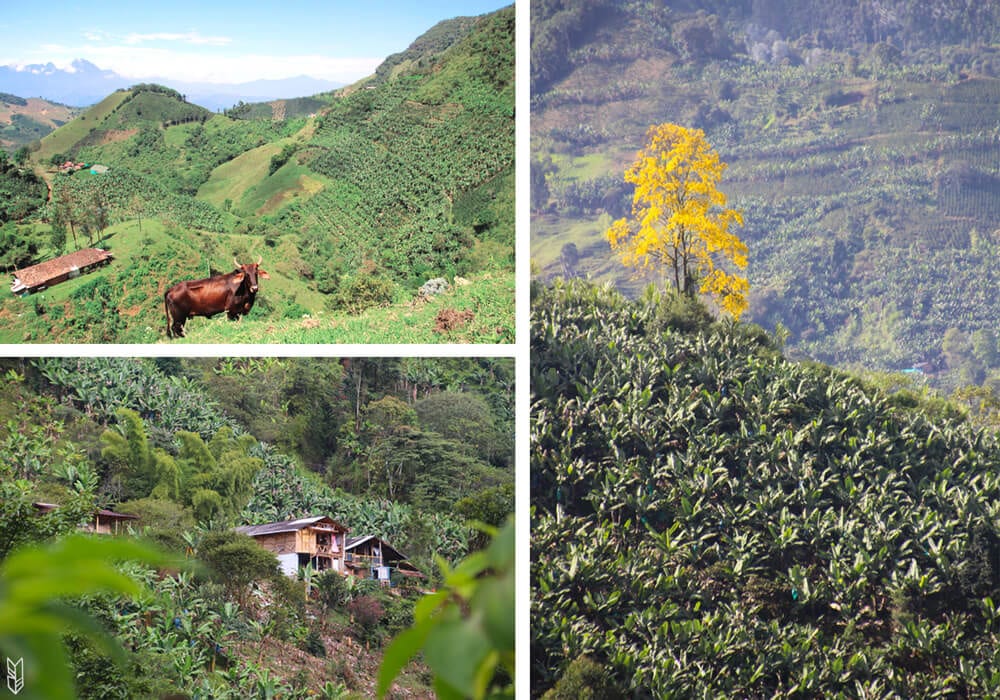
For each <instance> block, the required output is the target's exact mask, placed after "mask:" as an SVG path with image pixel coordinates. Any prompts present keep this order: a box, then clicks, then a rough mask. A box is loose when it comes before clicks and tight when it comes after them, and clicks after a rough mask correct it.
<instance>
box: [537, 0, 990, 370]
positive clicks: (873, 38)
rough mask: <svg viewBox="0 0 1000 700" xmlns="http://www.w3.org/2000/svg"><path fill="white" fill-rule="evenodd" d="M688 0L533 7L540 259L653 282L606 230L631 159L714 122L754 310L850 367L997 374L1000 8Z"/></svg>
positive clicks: (813, 350) (545, 265) (625, 195)
mask: <svg viewBox="0 0 1000 700" xmlns="http://www.w3.org/2000/svg"><path fill="white" fill-rule="evenodd" d="M694 5H698V4H697V3H683V2H667V3H659V4H654V5H650V4H648V3H631V2H628V3H614V4H612V3H605V2H591V3H582V4H579V5H576V6H574V8H575V9H573V10H572V11H570V10H569V9H566V8H562V4H560V3H547V2H546V3H541V4H540V6H539V10H540V11H539V12H538V13H536V15H535V16H534V17H533V22H534V24H535V26H534V28H533V29H534V34H533V36H534V39H533V49H532V51H533V53H532V81H533V96H532V163H533V164H532V168H533V178H532V180H533V182H534V183H536V186H535V188H534V190H533V193H532V208H533V210H534V214H533V219H532V257H533V260H534V262H535V264H536V266H537V267H538V268H539V270H540V271H541V274H542V276H543V277H545V278H550V277H552V276H554V275H567V274H569V275H579V276H584V277H589V278H591V279H594V280H614V281H615V282H616V283H617V284H618V285H619V286H620V287H621V288H622V289H624V290H627V291H628V292H629V293H631V294H635V293H637V292H638V291H639V290H640V289H641V288H642V287H643V286H644V285H645V283H646V282H647V281H649V280H631V279H629V278H628V275H627V273H626V272H625V270H624V268H622V267H621V266H620V264H619V263H618V262H617V261H616V260H615V259H614V258H613V256H612V255H611V252H610V250H609V247H608V245H607V243H606V241H605V240H604V237H603V232H604V230H605V229H606V228H607V226H608V225H609V224H610V222H611V220H612V219H613V218H617V217H620V216H623V215H624V214H625V213H626V211H627V207H628V202H629V198H630V196H631V191H630V190H629V189H628V188H627V187H626V186H625V184H624V181H623V170H624V167H625V165H626V164H627V163H629V162H630V161H631V160H632V158H633V157H634V153H635V152H636V151H637V150H638V149H639V148H640V147H641V145H642V142H643V139H644V135H645V131H646V129H647V128H648V126H649V125H651V124H654V123H661V122H668V121H669V122H675V123H679V124H682V125H684V126H688V127H695V128H700V129H703V130H705V132H706V135H707V138H708V141H709V142H710V143H711V144H712V145H713V146H714V147H715V148H716V150H717V151H718V152H719V154H720V157H721V158H722V160H723V161H725V162H726V163H728V164H729V169H728V170H727V172H726V175H725V177H724V179H723V183H722V187H723V189H724V190H725V191H726V193H727V195H728V196H729V197H730V203H731V204H734V205H735V206H736V207H737V208H740V209H742V210H743V212H744V219H745V227H744V228H743V229H741V230H740V231H739V235H740V236H741V238H743V240H745V241H746V242H747V244H748V245H749V248H750V265H749V267H748V270H747V272H748V276H749V279H750V283H751V307H750V318H751V319H752V320H755V321H758V322H760V323H762V324H764V325H765V326H767V327H769V328H777V327H778V325H779V324H780V325H781V327H783V328H784V329H785V330H787V331H788V332H789V336H788V341H787V342H788V346H789V348H790V349H791V350H793V351H796V352H800V353H802V354H803V355H807V356H810V357H813V358H817V359H821V360H824V361H827V362H832V363H836V364H839V365H842V366H850V367H855V368H859V369H861V368H869V369H880V370H901V369H906V368H911V367H914V366H919V367H921V369H922V371H923V372H924V373H925V376H926V375H933V376H932V381H934V382H936V383H937V384H938V385H939V386H942V387H946V388H952V387H954V386H957V385H959V384H963V383H969V382H976V383H982V382H984V381H987V380H989V379H990V378H991V377H995V376H996V375H997V372H996V370H997V368H998V367H1000V363H998V359H997V358H998V355H997V338H996V335H995V332H994V331H995V328H996V327H997V324H998V322H1000V316H998V307H997V305H996V304H995V303H993V298H994V296H995V293H994V291H995V289H996V285H997V282H998V280H997V277H996V270H995V265H993V262H992V261H993V260H994V258H995V256H996V252H997V250H998V248H997V246H998V245H1000V237H998V235H997V233H996V231H998V230H1000V208H998V207H997V206H996V201H998V197H997V195H998V194H1000V180H997V172H998V171H997V169H998V167H1000V160H998V158H997V150H996V138H997V124H998V122H997V109H998V105H1000V53H998V52H997V50H996V48H995V45H996V40H997V38H998V37H997V36H995V29H996V26H997V24H996V21H995V17H994V15H995V14H996V8H995V7H994V6H992V5H983V6H981V7H979V6H977V8H978V9H973V8H966V9H963V10H961V11H958V10H955V8H954V7H953V6H952V4H949V3H939V5H941V8H939V9H940V10H941V11H942V12H943V9H942V8H943V7H944V6H945V5H947V6H948V7H949V8H951V9H949V10H948V12H947V13H946V14H947V17H948V20H947V21H945V20H944V19H941V18H943V17H944V15H940V17H939V20H940V21H935V20H933V19H932V18H931V14H928V13H931V10H929V9H927V10H926V12H925V11H924V10H921V8H923V7H924V6H923V5H920V4H914V3H901V2H893V3H880V4H879V5H880V7H882V8H883V10H884V12H883V13H882V14H878V13H874V14H872V13H869V14H865V11H864V6H863V4H862V5H859V4H858V3H847V2H833V3H791V2H783V1H782V0H768V2H761V3H756V2H755V3H752V7H751V6H750V5H748V4H747V3H734V2H715V3H707V4H702V5H704V6H705V8H706V10H707V11H706V12H702V13H697V12H694ZM806 7H808V9H805V8H806ZM935 12H937V10H935ZM990 13H993V14H990ZM987 16H988V17H993V19H984V18H985V17H987ZM991 32H993V33H992V34H991ZM969 42H971V43H969ZM545 173H548V175H547V176H546V175H545ZM973 336H977V337H978V338H979V340H978V341H977V342H976V343H975V344H974V343H973V342H972V337H973ZM973 345H976V349H975V350H974V349H973Z"/></svg>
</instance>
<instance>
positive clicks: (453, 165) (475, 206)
mask: <svg viewBox="0 0 1000 700" xmlns="http://www.w3.org/2000/svg"><path fill="white" fill-rule="evenodd" d="M428 35H429V36H430V38H431V39H430V40H421V39H422V38H421V39H418V40H417V41H416V42H414V45H413V46H411V47H410V49H409V50H408V51H407V52H404V54H405V55H406V56H407V58H406V59H405V61H402V62H400V61H399V60H397V58H391V59H390V60H391V61H392V66H393V68H392V70H387V71H383V72H382V73H377V74H376V75H373V76H371V78H369V79H366V80H364V81H361V82H360V83H359V84H357V85H354V86H351V87H349V88H345V89H343V90H341V91H337V92H335V93H331V94H324V95H318V96H315V97H312V98H303V99H300V100H285V101H282V103H281V104H278V103H268V104H267V105H266V109H265V107H264V106H259V105H239V106H237V108H234V109H233V110H229V111H228V112H227V113H226V114H212V113H211V112H208V111H207V110H204V109H202V108H200V107H197V106H195V105H191V104H189V103H187V102H186V101H185V99H184V96H182V95H180V94H177V93H176V92H174V91H172V90H169V89H167V88H163V87H160V86H156V85H140V86H134V87H133V88H131V89H130V90H127V91H119V92H116V93H114V94H113V95H110V96H109V97H108V98H107V99H105V100H104V101H102V102H101V103H99V104H98V105H95V106H94V107H93V108H91V109H90V110H88V111H87V112H85V113H83V114H81V115H80V116H79V117H78V118H77V119H76V120H74V121H73V122H71V123H69V124H67V125H65V126H64V127H62V128H61V129H59V130H57V131H56V132H54V133H53V134H51V135H49V136H48V137H46V138H45V139H43V140H42V142H41V146H40V148H38V149H37V150H36V151H35V152H34V153H33V154H32V161H33V163H34V165H35V167H36V168H37V169H39V170H43V171H45V175H46V178H47V179H48V181H49V182H50V185H51V189H52V201H51V203H50V205H49V206H48V207H45V208H43V209H42V210H41V211H40V212H39V213H38V215H37V216H35V217H34V218H33V219H31V220H30V221H25V222H23V223H26V224H27V223H30V224H31V228H30V230H24V231H22V233H20V234H19V235H22V236H24V237H25V238H31V239H32V240H33V242H34V243H33V244H34V245H35V247H36V248H37V250H38V255H37V257H38V259H45V258H46V257H51V256H53V255H55V254H56V253H58V252H61V251H62V250H64V249H73V248H74V247H75V246H78V245H82V244H83V243H81V241H84V240H85V241H86V243H87V244H90V243H91V242H94V241H104V242H105V243H108V242H114V240H115V237H118V238H117V239H118V240H131V238H132V237H135V236H138V238H139V240H140V241H141V240H142V235H140V233H139V231H138V228H139V227H140V226H144V225H146V224H145V223H144V222H155V223H156V224H158V225H159V227H160V228H158V229H150V230H156V231H167V232H168V234H167V235H168V236H174V237H175V238H176V239H177V244H178V246H179V249H178V250H177V251H176V255H177V256H178V257H177V258H176V265H175V266H176V267H177V268H178V270H179V271H180V270H206V269H207V268H208V267H209V262H212V264H216V263H215V262H214V260H215V257H218V258H220V259H223V260H227V261H228V260H231V258H232V257H233V256H234V255H235V256H237V257H240V256H241V255H243V254H244V253H245V252H246V251H248V250H252V251H260V253H261V254H262V255H263V256H264V258H265V259H266V260H271V261H275V262H276V264H277V265H278V266H279V269H278V272H279V273H280V275H281V277H282V278H283V279H285V280H287V285H288V291H287V294H288V296H287V297H286V298H284V299H282V300H280V301H278V300H277V299H272V302H274V301H278V306H273V307H267V306H265V307H264V308H263V309H262V311H263V312H264V313H265V314H266V315H267V317H268V319H269V320H274V319H277V318H285V317H290V316H296V315H297V316H298V317H301V316H302V315H303V314H310V315H312V316H315V315H317V314H319V313H345V314H350V313H358V312H360V311H363V310H364V309H366V308H378V307H385V306H388V305H392V304H396V303H409V302H411V301H413V300H415V299H417V297H418V294H417V292H418V289H419V288H420V287H421V285H423V284H424V283H425V282H426V281H427V280H428V279H431V278H438V277H444V278H446V279H448V281H449V282H455V280H456V278H466V279H471V280H472V281H473V283H474V284H475V281H476V280H477V279H497V278H498V277H500V278H507V279H508V280H509V281H510V284H509V285H508V284H507V283H506V282H502V283H500V284H501V286H511V287H512V282H513V254H514V82H513V81H514V72H513V66H514V40H513V39H514V10H513V7H510V8H507V9H504V10H500V11H498V12H495V13H492V14H490V15H485V16H483V17H479V18H464V19H463V20H462V21H460V22H445V23H443V29H442V28H440V27H439V28H437V29H432V30H431V31H430V32H428ZM444 39H446V40H444ZM67 161H70V162H73V163H77V164H86V165H88V166H91V165H93V164H99V165H103V166H106V168H107V171H106V172H100V170H101V169H98V174H91V173H92V170H91V169H90V168H84V169H80V170H78V171H76V172H73V173H69V174H67V173H65V172H63V171H64V170H65V169H64V168H62V167H61V166H62V165H63V164H64V163H65V162H67ZM115 227H117V228H115ZM126 229H127V232H126ZM133 229H135V231H134V233H133ZM170 232H173V233H170ZM112 233H114V236H112V235H111V234H112ZM182 240H183V241H184V242H183V243H181V242H180V241H182ZM231 241H240V243H239V244H237V243H230V242H231ZM131 244H132V243H128V244H127V245H131ZM212 256H215V257H212ZM223 264H225V265H228V264H229V262H225V263H223ZM224 269H228V268H224ZM118 275H119V277H120V276H133V277H137V278H140V277H142V275H140V274H139V270H138V269H129V270H122V271H121V272H120V273H118ZM163 279H170V280H173V281H178V280H177V279H175V278H173V277H171V276H169V275H168V276H167V277H165V278H160V280H161V281H160V282H159V283H158V284H159V285H161V286H162V284H163V281H162V280H163ZM141 286H143V288H145V287H146V286H148V285H147V284H146V283H141ZM146 291H148V292H149V294H148V297H147V298H146V299H144V300H143V302H142V306H141V310H140V311H136V312H135V319H136V321H135V323H133V321H132V320H131V318H132V317H128V316H127V315H126V316H127V317H125V318H123V330H122V332H123V333H124V334H125V335H126V336H127V337H129V338H131V339H133V340H139V339H143V338H146V332H145V330H144V329H145V328H146V327H147V326H149V321H148V320H147V321H146V322H145V323H144V324H143V325H142V326H139V325H137V324H138V318H139V317H140V316H141V317H143V318H151V317H152V315H153V314H154V313H156V312H155V311H153V310H154V309H159V308H160V307H161V306H162V292H163V290H162V289H159V290H158V291H157V292H156V293H155V294H154V293H152V290H146ZM283 291H285V290H283ZM52 293H53V294H55V290H54V289H53V292H52ZM129 293H130V292H121V293H120V292H118V291H117V289H115V290H114V291H112V292H110V294H111V296H110V298H109V299H108V305H109V308H114V309H117V311H118V312H119V313H121V312H123V311H125V309H127V308H132V306H133V305H132V304H126V302H125V295H127V294H129ZM135 293H136V292H135V289H134V288H133V290H132V292H131V294H133V295H134V294H135ZM505 298H506V297H505ZM304 300H308V303H306V301H304ZM508 301H509V308H508V310H507V312H506V313H505V314H504V315H505V318H502V319H500V322H499V323H492V322H490V324H489V325H490V330H489V331H488V332H487V335H486V336H482V337H479V336H478V335H476V336H474V338H475V339H478V340H483V341H485V342H498V341H499V342H506V339H508V336H507V333H508V330H507V329H510V328H512V326H513V297H512V296H511V297H510V298H509V300H508ZM17 304H21V305H22V306H23V302H22V301H20V300H9V301H5V302H4V305H3V306H0V310H2V309H4V308H6V309H7V310H9V311H10V312H11V313H12V318H23V317H22V316H21V314H19V313H16V309H15V306H16V305H17ZM72 310H73V309H67V312H72ZM456 311H458V312H465V311H471V312H472V313H474V314H475V313H476V312H475V311H474V310H472V309H469V308H464V309H457V310H456ZM255 312H256V310H255ZM491 313H492V312H491ZM286 314H287V315H289V316H286ZM272 315H273V316H272ZM14 324H15V325H14V327H13V328H11V329H9V331H8V332H9V333H10V334H11V335H13V336H15V337H27V338H30V339H31V340H38V341H42V340H44V339H45V333H44V332H41V329H39V328H34V327H32V328H29V327H28V326H29V325H30V324H27V323H26V322H19V321H14ZM432 325H433V324H432ZM484 328H485V325H484ZM498 329H500V330H499V331H498ZM405 330H406V329H403V331H404V333H405ZM53 333H54V334H57V335H59V337H60V338H61V339H63V340H71V339H73V337H74V336H73V333H71V332H69V329H67V328H56V329H54V330H53ZM123 337H124V336H123ZM80 339H82V340H89V339H91V338H88V337H86V336H81V337H80ZM465 339H472V338H465ZM104 340H110V338H104ZM274 340H275V342H281V338H274ZM389 340H392V339H391V338H389ZM146 341H148V338H146ZM397 342H409V341H408V340H407V338H406V337H404V336H402V335H401V336H400V337H399V338H398V339H397Z"/></svg>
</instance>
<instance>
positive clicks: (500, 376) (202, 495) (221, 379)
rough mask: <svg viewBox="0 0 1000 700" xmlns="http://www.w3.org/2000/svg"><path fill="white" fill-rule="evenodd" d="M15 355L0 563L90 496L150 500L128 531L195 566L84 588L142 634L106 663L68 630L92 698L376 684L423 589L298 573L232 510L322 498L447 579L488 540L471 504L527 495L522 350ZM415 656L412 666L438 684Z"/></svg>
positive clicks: (418, 684) (3, 415)
mask: <svg viewBox="0 0 1000 700" xmlns="http://www.w3.org/2000/svg"><path fill="white" fill-rule="evenodd" d="M2 371H3V372H4V374H3V377H2V379H0V396H2V399H3V401H2V402H0V404H2V408H0V457H2V459H0V492H2V493H0V579H2V578H3V577H4V576H7V575H8V573H7V572H6V571H5V568H4V563H3V562H4V560H5V559H6V558H7V557H8V556H9V555H11V554H12V552H15V551H17V550H18V549H19V548H21V547H27V546H37V545H42V544H46V543H50V542H51V541H52V540H53V538H55V539H56V540H58V539H59V538H61V537H64V536H66V535H68V534H70V533H72V532H73V531H74V530H75V529H76V527H77V526H78V525H80V524H84V523H86V522H87V521H89V520H90V519H91V518H92V517H93V513H94V511H95V510H96V509H97V508H111V509H113V510H115V511H117V512H124V513H127V514H131V515H137V516H139V520H138V521H136V522H133V523H132V525H133V530H134V534H136V535H145V536H146V537H147V538H150V539H151V540H153V541H154V542H156V543H157V544H158V545H159V546H160V547H161V548H163V549H165V550H167V551H168V552H171V553H173V554H174V555H175V556H177V557H179V558H181V559H182V560H184V561H185V562H187V563H186V564H185V568H190V570H187V571H183V572H180V573H178V571H177V570H170V571H168V572H166V573H167V574H168V575H164V572H160V573H157V572H156V571H155V570H146V569H144V568H142V567H127V568H126V569H125V572H126V573H127V574H128V575H129V576H134V577H137V578H138V579H139V580H140V581H141V582H142V583H143V585H145V586H147V587H149V588H150V589H151V591H152V592H151V594H150V595H147V596H144V597H142V598H141V599H137V600H133V601H126V600H124V599H119V598H117V597H114V596H92V597H86V598H85V599H83V600H76V599H74V600H73V603H74V605H76V606H77V607H79V608H81V609H82V610H83V611H84V612H86V613H88V614H91V615H94V616H96V617H97V618H98V619H99V620H100V621H101V623H102V625H104V627H105V628H106V629H107V630H108V631H109V632H110V633H111V634H112V635H113V636H114V637H115V638H116V639H117V640H118V641H119V642H120V643H121V644H122V645H123V646H125V647H126V648H127V649H128V651H127V653H125V654H124V656H123V657H122V658H119V659H118V660H117V662H113V661H112V659H111V658H110V657H109V655H108V650H107V648H105V647H101V646H100V645H99V644H95V643H94V642H93V640H92V639H91V638H90V637H89V636H88V635H87V634H85V633H80V634H76V633H74V634H73V635H69V636H68V637H67V639H66V641H67V643H68V646H69V649H70V658H71V661H72V664H73V668H72V671H73V672H74V673H75V674H76V683H77V689H78V693H79V696H80V697H83V698H109V697H122V698H125V697H160V696H161V695H163V694H165V693H169V692H184V693H188V694H191V695H197V694H199V693H200V694H202V696H205V697H220V698H222V697H249V696H256V695H257V694H258V693H266V692H272V693H281V694H282V695H284V696H286V697H308V696H310V695H309V694H310V693H313V694H316V693H321V696H322V697H331V698H333V697H370V696H371V695H372V693H373V692H374V690H373V689H374V682H375V672H376V669H377V666H378V664H379V662H380V657H381V648H382V645H383V643H385V642H387V641H388V638H389V637H390V636H391V635H393V634H395V633H397V632H399V631H400V630H402V629H404V628H405V627H407V626H408V625H410V624H412V622H413V617H412V615H413V602H414V600H415V598H417V597H418V596H419V594H420V591H419V590H418V588H417V587H413V586H409V587H408V586H406V585H405V584H403V585H402V588H401V589H396V590H394V591H393V592H392V593H389V592H386V591H385V590H383V589H381V588H380V587H379V585H378V584H377V582H364V581H354V580H352V579H348V580H344V579H343V577H342V576H341V575H340V574H339V573H334V574H331V575H325V576H320V575H317V574H316V572H306V573H305V574H303V580H300V581H294V580H291V579H287V578H285V577H284V576H281V575H278V574H277V563H276V560H274V557H273V556H272V555H270V554H268V553H266V552H264V551H263V550H261V549H260V548H258V547H256V545H252V543H249V542H246V541H243V540H241V539H240V538H238V537H236V536H235V535H234V534H233V533H232V532H231V528H232V527H234V526H236V525H243V524H257V523H265V522H273V521H280V520H287V519H293V518H299V517H305V516H309V515H328V516H330V517H332V518H334V519H335V520H337V521H338V522H341V523H343V524H344V525H346V526H347V527H348V528H350V531H351V534H352V535H368V534H370V535H375V536H378V537H382V538H384V539H386V540H387V541H388V542H389V543H391V544H392V546H394V547H396V548H398V549H399V550H400V551H401V552H403V553H404V554H405V555H406V556H408V557H409V559H410V561H411V562H412V563H413V564H414V565H415V566H416V567H417V568H418V569H419V570H420V571H422V572H424V574H425V576H426V578H423V579H421V584H422V585H424V586H436V585H438V584H440V581H441V573H440V571H439V569H438V567H437V565H436V564H435V563H434V559H435V557H438V556H440V557H443V558H444V559H445V560H447V561H449V562H451V563H452V564H454V563H455V562H456V561H458V560H460V559H461V558H462V557H464V556H465V555H466V554H468V553H469V552H470V551H472V550H473V549H475V548H478V547H481V546H483V544H484V538H483V537H482V536H481V535H480V534H479V533H478V532H476V531H473V530H472V529H471V528H470V526H469V524H468V521H469V520H478V521H482V522H488V523H493V524H495V525H500V524H501V523H503V521H504V519H505V518H506V517H507V515H509V514H510V513H512V512H513V466H512V461H513V395H512V385H513V365H512V363H511V362H510V361H507V360H498V361H494V360H444V361H440V360H433V359H427V360H419V359H418V360H397V359H375V360H367V359H363V358H354V359H351V360H345V361H343V362H341V361H338V360H335V359H325V360H309V359H244V360H228V359H204V360H187V359H177V358H160V359H156V360H153V359H103V358H82V359H37V360H12V359H8V360H5V361H4V362H3V363H2ZM248 386H252V387H253V391H248V390H247V387H248ZM33 503H55V504H57V505H58V508H56V509H55V510H54V511H52V512H51V513H46V514H43V515H39V514H38V513H37V510H36V507H35V506H33V505H32V504H33ZM248 545H252V546H249V547H248ZM66 566H72V563H70V562H67V563H66ZM56 568H57V569H58V567H56ZM396 583H397V584H400V583H401V582H399V581H396ZM310 592H311V595H310ZM8 593H10V592H9V591H6V590H5V591H4V592H3V594H2V595H7V594H8ZM0 597H2V596H0ZM11 634H12V633H11V632H10V631H9V630H8V629H6V628H3V629H0V653H3V652H13V651H14V650H15V649H16V647H11V646H7V645H8V644H11V643H13V644H17V643H18V639H17V638H16V637H17V635H16V634H15V635H13V637H12V636H11ZM8 655H10V654H8ZM345 658H350V659H351V660H352V661H351V662H349V663H348V662H345V661H344V659H345ZM31 663H35V661H34V660H33V661H32V662H31ZM29 665H31V664H29ZM31 673H32V674H34V676H36V677H37V674H38V668H37V665H36V666H35V668H33V669H32V670H31ZM420 675H421V674H420V672H419V671H418V672H413V671H408V672H406V673H405V674H404V675H403V677H402V678H401V679H400V682H401V683H404V684H405V685H406V686H407V688H408V689H409V692H411V693H414V694H415V695H416V696H417V697H430V696H431V691H430V689H429V688H428V687H427V683H426V680H421V677H420ZM31 682H32V681H31V679H30V678H29V683H31ZM38 687H39V686H38V684H37V682H35V687H34V688H33V689H32V690H31V692H33V693H37V692H40V691H39V690H38ZM268 688H270V691H268ZM313 696H315V695H313ZM34 697H38V695H37V694H36V695H34Z"/></svg>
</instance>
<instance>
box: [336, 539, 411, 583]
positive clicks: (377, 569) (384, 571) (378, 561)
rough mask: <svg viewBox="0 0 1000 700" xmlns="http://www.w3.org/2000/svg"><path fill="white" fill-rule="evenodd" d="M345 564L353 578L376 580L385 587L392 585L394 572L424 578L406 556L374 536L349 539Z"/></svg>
mask: <svg viewBox="0 0 1000 700" xmlns="http://www.w3.org/2000/svg"><path fill="white" fill-rule="evenodd" d="M344 564H345V565H346V567H347V572H348V573H350V574H351V575H352V576H356V577H358V578H370V579H376V580H377V581H379V583H381V584H382V585H384V586H388V585H389V584H390V577H391V575H392V572H393V570H395V571H396V572H397V573H398V574H400V575H402V576H412V577H415V578H424V575H423V574H422V573H420V572H419V571H417V570H416V568H414V567H413V565H411V564H410V563H409V561H408V560H407V558H406V555H404V554H402V553H401V552H400V551H399V550H398V549H396V548H395V547H393V546H392V545H391V544H389V543H388V542H386V541H385V540H383V539H382V538H380V537H375V536H374V535H363V536H361V537H348V538H347V544H346V546H345V548H344Z"/></svg>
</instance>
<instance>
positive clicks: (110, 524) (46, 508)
mask: <svg viewBox="0 0 1000 700" xmlns="http://www.w3.org/2000/svg"><path fill="white" fill-rule="evenodd" d="M32 505H33V506H35V509H36V510H37V511H38V512H39V513H48V512H50V511H52V510H55V509H56V508H58V507H59V505H58V504H56V503H33V504H32ZM138 519H139V516H138V515H129V514H128V513H116V512H115V511H113V510H105V509H103V508H102V509H100V510H97V511H95V512H94V517H93V519H92V520H91V521H90V522H88V523H87V524H85V525H82V526H81V527H80V529H81V530H83V531H84V532H93V533H96V534H98V535H119V534H121V533H123V532H125V531H126V528H127V527H128V523H129V521H131V520H138Z"/></svg>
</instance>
